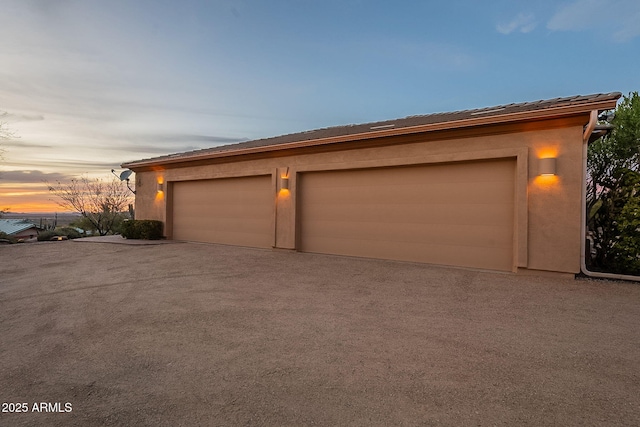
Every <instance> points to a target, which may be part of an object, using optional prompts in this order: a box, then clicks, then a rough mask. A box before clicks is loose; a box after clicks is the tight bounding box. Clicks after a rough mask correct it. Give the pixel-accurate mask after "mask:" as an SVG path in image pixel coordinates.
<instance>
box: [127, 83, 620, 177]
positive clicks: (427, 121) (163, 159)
mask: <svg viewBox="0 0 640 427" xmlns="http://www.w3.org/2000/svg"><path fill="white" fill-rule="evenodd" d="M620 96H622V94H621V93H620V92H611V93H605V94H593V95H579V96H571V97H565V98H554V99H546V100H540V101H533V102H522V103H517V104H515V103H514V104H506V105H497V106H493V107H487V108H480V109H475V110H462V111H454V112H448V113H434V114H426V115H416V116H409V117H404V118H399V119H393V120H384V121H380V122H373V123H364V124H351V125H345V126H334V127H328V128H322V129H315V130H309V131H305V132H298V133H292V134H287V135H280V136H275V137H270V138H262V139H256V140H252V141H246V142H240V143H235V144H228V145H222V146H217V147H212V148H205V149H202V150H195V151H188V152H184V153H176V154H170V155H166V156H160V157H154V158H151V159H143V160H138V161H134V162H127V163H123V164H122V167H123V168H127V167H135V166H138V165H140V166H143V165H144V164H152V163H155V162H157V163H170V162H171V163H173V162H177V161H188V160H191V159H193V158H203V157H206V156H208V155H211V156H217V155H224V153H228V155H233V154H234V152H237V151H243V152H244V151H246V150H247V149H252V150H251V151H260V150H259V149H260V148H261V147H265V151H267V150H266V147H274V146H280V145H283V144H291V143H302V142H305V141H315V140H323V139H328V138H338V137H348V136H350V135H359V136H365V137H366V135H367V134H370V135H371V136H374V135H376V134H378V133H380V132H382V131H385V130H387V131H393V130H395V129H399V131H398V132H399V133H402V129H406V130H407V131H409V130H410V128H415V127H419V126H429V125H433V126H436V125H438V124H450V125H451V126H450V127H451V128H455V127H463V126H464V125H468V126H472V125H474V124H479V123H480V124H482V123H483V122H486V121H487V120H489V121H491V119H490V118H495V121H499V120H500V118H503V119H504V121H505V122H507V121H513V120H516V119H517V118H518V117H523V116H525V115H527V113H531V112H543V113H544V112H546V111H548V112H550V111H551V110H558V109H563V108H564V109H571V107H578V108H579V107H580V106H583V107H584V108H587V106H591V105H593V104H598V103H608V104H612V102H613V103H614V104H613V105H615V102H616V101H617V100H618V99H619V98H620ZM587 110H588V109H586V110H585V111H587ZM487 118H489V119H487ZM507 118H510V119H509V120H507ZM454 124H458V126H454ZM445 128H446V127H445Z"/></svg>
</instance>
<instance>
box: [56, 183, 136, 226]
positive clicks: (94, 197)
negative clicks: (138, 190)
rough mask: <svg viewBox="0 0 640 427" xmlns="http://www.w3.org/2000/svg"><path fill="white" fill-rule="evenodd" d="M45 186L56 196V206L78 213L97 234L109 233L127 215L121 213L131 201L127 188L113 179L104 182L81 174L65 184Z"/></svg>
mask: <svg viewBox="0 0 640 427" xmlns="http://www.w3.org/2000/svg"><path fill="white" fill-rule="evenodd" d="M47 185H48V187H49V191H50V192H51V193H53V194H54V195H55V196H56V197H57V198H58V199H59V200H58V201H57V203H58V205H60V206H61V207H63V208H65V209H69V210H73V211H75V212H78V213H79V214H80V215H82V216H83V217H84V218H86V219H87V220H88V221H89V222H90V223H91V225H92V226H93V227H95V229H96V230H97V231H98V234H100V235H101V236H105V235H107V234H113V233H114V232H115V231H117V227H118V226H119V224H120V223H121V222H122V220H124V219H125V218H127V216H128V215H127V214H126V213H125V212H126V210H127V207H128V206H129V203H130V202H131V197H130V193H129V190H128V189H127V188H126V187H125V186H123V185H122V183H121V182H120V181H119V180H117V179H115V178H114V179H112V180H110V181H104V180H102V179H100V178H96V179H89V178H88V177H86V176H83V177H82V178H80V179H72V180H71V182H70V183H68V184H63V183H61V182H60V181H58V182H57V183H56V185H51V184H49V183H47Z"/></svg>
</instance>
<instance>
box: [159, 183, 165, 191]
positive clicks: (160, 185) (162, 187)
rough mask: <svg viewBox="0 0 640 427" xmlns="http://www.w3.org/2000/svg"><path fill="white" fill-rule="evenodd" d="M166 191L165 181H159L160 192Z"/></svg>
mask: <svg viewBox="0 0 640 427" xmlns="http://www.w3.org/2000/svg"><path fill="white" fill-rule="evenodd" d="M163 191H164V183H163V182H159V183H158V193H162V192H163Z"/></svg>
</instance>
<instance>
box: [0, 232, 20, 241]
mask: <svg viewBox="0 0 640 427" xmlns="http://www.w3.org/2000/svg"><path fill="white" fill-rule="evenodd" d="M0 239H2V240H8V241H9V243H16V242H17V241H18V239H16V238H15V237H13V236H10V235H8V234H7V233H5V232H2V231H0ZM3 243H6V242H3Z"/></svg>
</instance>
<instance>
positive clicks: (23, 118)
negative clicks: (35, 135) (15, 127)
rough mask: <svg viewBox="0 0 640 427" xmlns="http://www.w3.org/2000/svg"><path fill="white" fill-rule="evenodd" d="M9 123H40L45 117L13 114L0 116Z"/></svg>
mask: <svg viewBox="0 0 640 427" xmlns="http://www.w3.org/2000/svg"><path fill="white" fill-rule="evenodd" d="M0 117H2V118H3V119H4V120H6V121H7V123H18V122H39V121H42V120H44V116H43V115H42V114H12V113H6V114H4V115H0Z"/></svg>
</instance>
